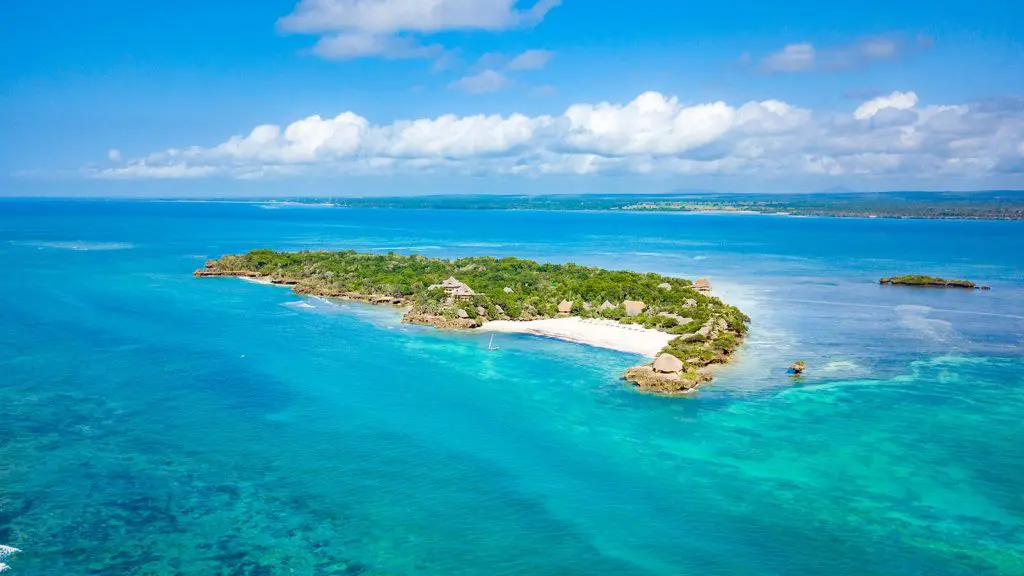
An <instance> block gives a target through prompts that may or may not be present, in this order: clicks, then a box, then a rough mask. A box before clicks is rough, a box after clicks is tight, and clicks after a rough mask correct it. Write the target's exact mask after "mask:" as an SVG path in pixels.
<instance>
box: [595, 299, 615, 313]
mask: <svg viewBox="0 0 1024 576" xmlns="http://www.w3.org/2000/svg"><path fill="white" fill-rule="evenodd" d="M612 308H615V304H612V303H611V302H609V301H607V300H605V301H604V304H601V305H600V306H599V307H598V308H597V309H598V310H600V311H601V312H604V311H605V310H611V309H612Z"/></svg>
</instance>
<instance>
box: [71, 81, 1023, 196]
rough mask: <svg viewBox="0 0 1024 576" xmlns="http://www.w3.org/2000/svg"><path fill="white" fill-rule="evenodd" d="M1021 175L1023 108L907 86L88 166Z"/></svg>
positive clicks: (299, 134) (118, 170) (423, 125)
mask: <svg viewBox="0 0 1024 576" xmlns="http://www.w3.org/2000/svg"><path fill="white" fill-rule="evenodd" d="M488 71H489V72H492V73H493V74H497V75H498V76H500V74H499V73H497V72H494V71H493V70H488ZM488 71H485V72H488ZM482 74H483V73H482ZM493 74H484V75H483V76H482V78H483V79H476V80H474V82H479V85H478V86H476V89H488V88H492V87H493V86H494V82H496V81H495V80H494V79H493ZM478 76H479V75H478ZM488 78H490V79H488ZM501 81H502V80H499V81H497V82H501ZM1022 170H1024V108H1021V107H1020V106H1002V107H1001V106H999V105H998V103H993V102H988V103H985V104H957V105H922V103H921V102H920V99H919V98H918V96H917V94H915V93H914V92H900V91H896V92H893V93H891V94H888V95H886V96H879V97H876V98H872V99H870V100H867V101H865V102H862V103H860V104H859V105H858V106H856V107H855V108H854V109H853V110H850V111H848V112H842V113H832V114H815V113H814V112H812V111H811V110H808V109H805V108H800V107H798V106H794V105H792V104H789V103H786V102H783V101H780V100H763V101H753V102H746V103H742V104H739V105H733V104H729V103H726V102H723V101H715V102H703V103H686V102H683V101H680V100H679V99H678V98H677V97H674V96H668V95H664V94H661V93H658V92H647V93H644V94H641V95H639V96H638V97H636V98H635V99H633V100H632V101H629V102H625V103H612V102H599V103H580V104H575V105H572V106H569V107H568V108H567V109H566V110H565V111H564V112H562V113H561V114H557V115H537V116H528V115H524V114H510V115H473V116H457V115H452V114H448V115H443V116H439V117H436V118H420V119H410V120H399V121H395V122H392V123H390V124H373V123H371V122H370V121H369V120H367V119H366V118H364V117H363V116H361V115H359V114H357V113H355V112H351V111H348V112H343V113H341V114H338V115H337V116H334V117H333V118H330V117H327V118H325V117H322V116H318V115H317V116H310V117H307V118H304V119H301V120H298V121H296V122H293V123H291V124H290V125H288V126H284V127H282V126H278V125H274V124H265V125H260V126H256V127H255V128H253V129H252V130H251V131H249V133H247V134H244V135H237V136H233V137H231V138H228V139H227V140H225V141H223V142H221V143H220V144H216V145H213V146H208V147H200V146H192V147H188V148H176V149H170V150H165V151H162V152H157V153H154V154H150V155H148V156H145V157H142V158H134V159H129V160H127V161H126V162H125V163H124V164H122V165H119V166H117V167H113V168H109V169H106V170H96V169H89V170H86V171H85V174H86V175H88V176H90V177H95V178H200V177H208V176H214V175H216V176H224V177H232V178H243V179H251V178H261V177H269V176H274V177H292V176H301V175H304V174H323V173H330V174H348V175H356V174H358V175H373V174H395V173H412V174H448V175H451V174H455V175H458V174H472V175H497V174H511V175H524V176H541V175H549V174H672V175H696V174H711V175H726V176H733V175H746V176H748V177H757V178H769V177H776V176H783V177H798V176H804V175H811V176H825V177H829V176H833V177H834V176H844V175H845V176H849V175H858V176H865V177H874V176H887V175H901V176H922V175H924V176H927V177H945V176H967V177H977V178H984V177H986V176H991V175H994V174H997V173H1007V172H1012V173H1016V172H1021V171H1022Z"/></svg>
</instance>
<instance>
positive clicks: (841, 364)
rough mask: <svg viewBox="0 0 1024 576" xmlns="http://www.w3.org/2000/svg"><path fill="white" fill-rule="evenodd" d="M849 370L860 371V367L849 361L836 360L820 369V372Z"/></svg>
mask: <svg viewBox="0 0 1024 576" xmlns="http://www.w3.org/2000/svg"><path fill="white" fill-rule="evenodd" d="M850 370H860V366H859V365H858V364H857V363H856V362H851V361H850V360H836V361H834V362H829V363H828V364H825V365H824V366H822V367H821V371H822V372H848V371H850Z"/></svg>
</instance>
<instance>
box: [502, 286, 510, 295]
mask: <svg viewBox="0 0 1024 576" xmlns="http://www.w3.org/2000/svg"><path fill="white" fill-rule="evenodd" d="M502 290H504V292H505V294H511V293H512V289H511V288H509V287H508V286H505V287H504V288H502Z"/></svg>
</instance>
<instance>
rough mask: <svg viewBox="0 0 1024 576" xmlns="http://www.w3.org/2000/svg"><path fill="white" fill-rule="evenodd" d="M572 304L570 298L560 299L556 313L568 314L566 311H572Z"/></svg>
mask: <svg viewBox="0 0 1024 576" xmlns="http://www.w3.org/2000/svg"><path fill="white" fill-rule="evenodd" d="M572 306H573V301H572V300H562V301H561V302H559V303H558V313H559V314H568V313H570V312H572Z"/></svg>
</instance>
